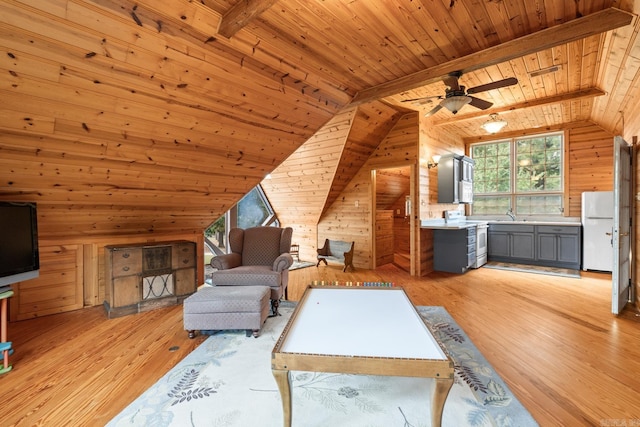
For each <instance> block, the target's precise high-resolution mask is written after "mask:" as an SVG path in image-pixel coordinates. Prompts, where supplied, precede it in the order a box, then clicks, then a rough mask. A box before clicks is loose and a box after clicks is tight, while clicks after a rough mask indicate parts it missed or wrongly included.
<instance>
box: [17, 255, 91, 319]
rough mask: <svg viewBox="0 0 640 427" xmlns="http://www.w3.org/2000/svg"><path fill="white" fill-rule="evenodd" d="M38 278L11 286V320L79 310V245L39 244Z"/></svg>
mask: <svg viewBox="0 0 640 427" xmlns="http://www.w3.org/2000/svg"><path fill="white" fill-rule="evenodd" d="M39 251H40V276H39V277H37V278H35V279H31V280H27V281H24V282H18V283H15V284H14V285H13V289H14V296H13V298H11V299H9V317H10V319H11V321H16V320H24V319H29V318H32V317H39V316H44V315H48V314H55V313H62V312H65V311H71V310H77V309H80V308H82V307H83V283H82V271H83V248H82V245H74V244H70V245H47V244H39Z"/></svg>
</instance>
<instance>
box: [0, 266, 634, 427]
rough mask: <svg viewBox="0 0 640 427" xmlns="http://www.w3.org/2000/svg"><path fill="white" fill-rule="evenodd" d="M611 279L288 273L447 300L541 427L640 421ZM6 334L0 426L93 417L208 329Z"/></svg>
mask: <svg viewBox="0 0 640 427" xmlns="http://www.w3.org/2000/svg"><path fill="white" fill-rule="evenodd" d="M610 278H611V276H610V275H607V274H601V273H583V277H582V279H568V278H561V277H555V276H543V275H537V274H528V273H516V272H506V271H499V270H491V269H488V268H481V269H478V270H473V271H470V272H468V273H467V274H464V275H453V274H445V273H433V274H431V275H430V276H428V277H425V278H412V277H410V276H409V275H408V274H407V273H406V272H404V271H402V270H400V269H397V268H394V267H392V266H385V267H382V268H379V269H378V270H375V271H370V270H358V271H356V272H347V273H343V272H342V270H341V269H340V268H339V267H338V266H329V267H322V266H321V267H319V268H316V267H311V268H306V269H302V270H296V271H292V272H291V276H290V292H289V297H290V299H292V300H297V299H299V297H300V296H301V295H302V292H303V291H304V288H305V286H306V284H307V283H309V282H310V281H312V280H352V281H375V280H379V281H392V282H394V283H396V284H398V285H402V286H404V287H405V289H406V290H407V293H408V294H409V296H410V297H411V299H412V300H413V302H414V304H416V305H441V306H444V307H445V308H446V309H447V310H448V311H449V313H451V315H452V316H453V317H454V318H455V320H456V321H457V322H458V324H459V325H460V326H461V327H462V328H463V329H464V330H465V332H466V333H467V335H468V336H469V337H470V338H471V340H472V341H473V342H474V343H475V345H476V346H477V347H478V348H479V349H480V351H481V352H482V353H483V354H484V356H485V357H486V358H487V359H488V360H489V362H490V363H491V364H492V365H493V366H494V368H495V369H496V370H497V371H498V373H499V374H500V375H501V376H502V377H503V378H504V380H505V381H506V382H507V384H508V385H509V387H510V388H511V390H512V391H513V393H514V394H515V395H516V396H517V397H518V399H519V400H520V401H521V402H522V403H523V405H524V406H525V407H526V408H527V409H528V410H529V411H530V412H531V414H532V415H533V416H534V417H535V419H536V420H537V421H538V422H539V423H540V425H542V426H557V425H563V426H576V425H595V426H602V425H640V322H638V316H637V315H636V313H634V312H626V313H625V314H624V315H623V316H621V317H615V316H613V315H611V314H610V288H611V287H610ZM380 316H381V317H384V316H393V313H380ZM267 321H268V320H267ZM9 339H10V340H11V341H13V343H14V348H15V351H16V352H15V354H14V355H13V356H12V358H11V363H12V364H13V366H14V367H13V370H12V371H11V372H9V373H8V374H5V375H2V376H0V389H1V390H2V401H1V403H0V425H2V426H13V425H20V426H32V425H46V426H59V425H74V426H78V425H90V426H94V425H96V426H100V425H104V424H105V423H106V422H107V421H109V420H110V419H111V418H112V417H113V416H115V415H116V414H117V413H118V412H120V411H121V410H122V409H123V408H124V407H125V406H127V405H128V404H129V403H130V402H131V401H133V400H134V399H135V398H136V397H138V396H139V395H140V394H141V393H142V392H143V391H144V390H145V389H147V388H148V387H149V386H151V385H152V384H153V383H154V382H155V381H157V380H158V379H159V378H160V377H161V376H162V375H163V374H164V373H165V372H167V371H168V370H169V369H170V368H171V367H172V366H174V365H175V364H176V363H177V362H178V361H179V360H181V359H182V358H183V357H184V356H185V355H186V354H188V353H189V352H190V351H192V350H193V349H194V348H195V347H196V346H197V345H198V344H199V343H201V342H202V341H203V339H204V338H203V337H197V338H196V339H194V340H189V339H188V338H187V333H186V332H185V331H184V330H183V328H182V307H181V306H176V307H169V308H163V309H159V310H154V311H151V312H147V313H141V314H136V315H131V316H126V317H122V318H118V319H111V320H108V319H106V317H105V315H104V311H103V309H102V307H94V308H89V309H84V310H78V311H75V312H70V313H63V314H58V315H53V316H48V317H42V318H38V319H32V320H27V321H22V322H15V323H10V324H9ZM251 339H253V338H251ZM258 339H259V338H258ZM172 347H178V349H177V350H175V351H173V350H174V349H172ZM616 423H617V424H616ZM621 423H626V424H621ZM633 423H635V424H633Z"/></svg>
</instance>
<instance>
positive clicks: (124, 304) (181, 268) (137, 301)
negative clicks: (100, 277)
mask: <svg viewBox="0 0 640 427" xmlns="http://www.w3.org/2000/svg"><path fill="white" fill-rule="evenodd" d="M104 249H105V250H104V255H105V302H104V307H105V310H106V312H107V316H108V317H109V318H113V317H120V316H124V315H127V314H132V313H139V312H142V311H148V310H152V309H154V308H158V307H165V306H168V305H175V304H178V303H180V302H182V300H184V299H185V298H186V297H188V296H189V295H191V294H192V293H194V292H195V291H196V290H197V280H196V268H197V262H196V244H195V242H189V241H186V240H180V241H173V242H160V243H154V244H149V243H145V244H128V245H113V246H105V248H104Z"/></svg>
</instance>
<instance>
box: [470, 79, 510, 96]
mask: <svg viewBox="0 0 640 427" xmlns="http://www.w3.org/2000/svg"><path fill="white" fill-rule="evenodd" d="M517 84H518V79H516V78H515V77H509V78H508V79H503V80H498V81H497V82H493V83H487V84H486V85H480V86H476V87H472V88H469V89H467V93H480V92H486V91H488V90H492V89H500V88H501V87H507V86H513V85H517Z"/></svg>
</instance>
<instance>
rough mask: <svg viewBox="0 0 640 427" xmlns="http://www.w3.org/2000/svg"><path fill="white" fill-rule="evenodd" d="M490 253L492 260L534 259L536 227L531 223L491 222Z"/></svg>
mask: <svg viewBox="0 0 640 427" xmlns="http://www.w3.org/2000/svg"><path fill="white" fill-rule="evenodd" d="M488 254H489V260H491V261H504V262H522V261H530V260H534V259H535V257H536V251H535V228H534V227H533V226H531V225H512V224H504V225H503V224H490V225H489V244H488Z"/></svg>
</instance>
